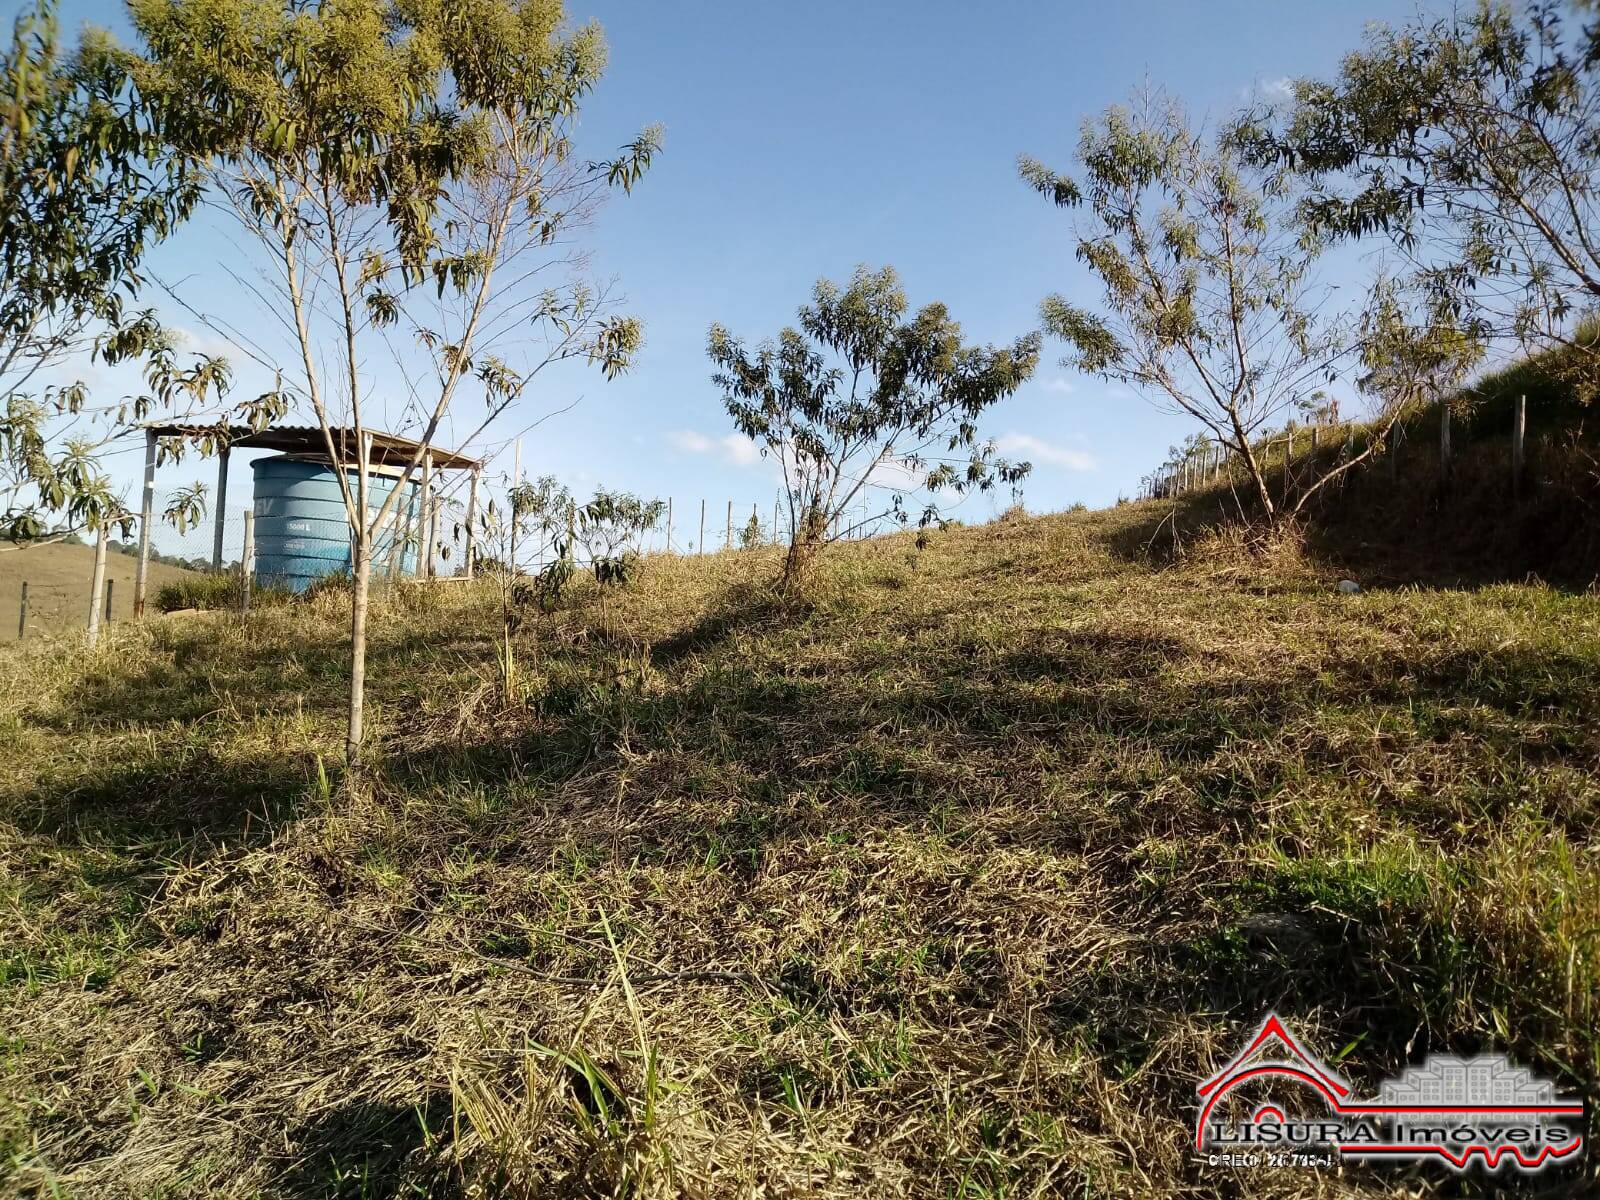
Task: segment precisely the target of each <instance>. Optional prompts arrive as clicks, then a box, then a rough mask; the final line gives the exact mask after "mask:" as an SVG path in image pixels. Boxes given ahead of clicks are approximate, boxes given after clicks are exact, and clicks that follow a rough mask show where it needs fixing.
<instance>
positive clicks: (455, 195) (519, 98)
mask: <svg viewBox="0 0 1600 1200" xmlns="http://www.w3.org/2000/svg"><path fill="white" fill-rule="evenodd" d="M129 11H130V15H131V17H132V21H133V25H134V28H135V30H136V32H137V33H138V36H139V38H140V40H141V43H142V49H141V51H140V52H137V53H129V54H124V55H122V57H121V61H122V62H123V63H124V65H125V66H126V68H127V69H128V71H129V72H130V74H131V75H132V77H133V79H134V81H135V83H136V85H137V87H138V89H139V91H140V93H141V95H142V96H144V97H145V99H146V102H147V103H148V104H149V105H150V106H151V108H152V111H153V112H154V113H155V114H156V119H157V121H158V124H159V127H160V129H161V131H162V133H163V135H164V136H165V137H166V139H167V141H168V143H169V145H170V146H171V147H173V148H174V150H175V151H177V152H179V153H183V154H190V155H194V156H196V157H200V156H204V158H205V162H206V164H207V165H206V181H207V183H208V184H209V186H210V188H211V193H210V194H211V195H212V196H214V197H215V198H216V199H217V200H218V201H219V202H220V203H221V204H222V205H224V206H226V208H227V209H228V210H229V211H230V212H231V213H232V215H233V216H234V218H235V219H236V220H237V222H238V225H239V227H240V228H241V229H242V230H244V231H245V233H246V234H247V235H248V237H249V238H251V239H254V241H255V242H256V243H257V244H258V245H259V246H260V247H261V248H262V250H263V251H264V253H263V254H262V255H261V262H259V263H258V264H257V266H258V268H259V274H258V276H257V277H256V278H250V277H248V276H246V275H243V274H241V275H240V276H239V281H240V284H241V289H242V290H243V291H245V292H247V293H248V294H250V295H252V296H254V297H255V298H256V300H257V301H258V302H259V303H260V304H261V305H262V307H263V308H264V309H265V311H266V313H267V314H268V315H269V316H270V317H271V318H272V319H273V320H274V321H275V322H276V325H277V327H278V328H279V329H280V330H281V331H282V334H283V335H284V340H285V343H286V345H287V346H288V347H289V352H290V354H291V355H292V357H293V359H294V363H293V366H292V367H291V366H289V365H288V364H285V370H284V383H283V386H284V388H285V390H287V391H288V392H290V393H291V394H292V395H293V396H294V398H295V400H296V402H297V403H299V404H302V405H304V406H305V407H306V408H308V409H309V410H310V412H311V414H312V415H313V416H314V418H315V420H316V422H317V423H318V425H319V426H320V427H321V429H322V431H323V435H324V442H325V448H326V450H327V453H328V455H329V457H330V459H332V461H334V462H336V463H341V464H345V465H347V466H349V467H350V468H352V470H350V471H348V472H346V471H338V472H336V477H337V479H338V480H339V486H340V490H341V495H342V498H343V502H344V508H345V513H346V516H347V518H348V521H349V525H350V530H351V546H352V555H351V557H352V564H351V565H352V575H353V587H352V604H351V670H350V681H351V682H350V710H349V722H348V729H347V732H346V754H347V758H348V760H349V761H350V762H351V764H352V765H354V764H356V763H358V761H359V758H360V753H361V745H362V737H363V696H364V688H365V671H366V666H365V663H366V620H367V596H368V588H369V579H370V574H371V558H372V548H373V546H374V544H375V541H376V539H377V537H378V536H379V532H380V530H381V529H382V528H383V527H384V525H385V524H386V523H387V522H389V521H391V520H393V519H394V516H395V509H396V506H397V504H398V502H399V499H400V497H401V496H402V495H403V494H404V493H405V492H406V490H407V488H406V483H407V482H408V481H409V480H410V479H411V478H412V476H413V475H414V474H415V473H416V472H417V471H418V469H419V468H420V467H421V465H422V462H423V457H424V454H425V449H424V447H427V446H430V445H432V444H433V443H434V441H435V440H436V438H437V437H438V436H439V434H440V430H441V429H442V428H444V427H445V423H446V418H447V415H450V414H452V412H453V406H455V405H457V402H458V401H459V400H460V399H461V397H462V396H464V395H467V394H471V393H476V395H477V397H478V398H479V399H480V401H481V402H482V407H481V408H480V409H479V415H478V416H476V417H472V418H468V419H466V420H465V424H467V425H468V426H469V427H470V428H473V429H474V430H475V432H474V433H470V434H468V435H467V438H466V439H464V440H470V439H471V437H473V436H475V433H476V432H481V430H482V428H483V427H484V426H485V425H486V424H487V423H488V422H489V421H492V420H493V419H495V418H496V417H498V416H499V415H501V414H502V413H504V412H506V411H507V410H508V408H509V407H510V406H511V405H512V404H513V403H515V402H516V401H517V400H518V399H519V398H520V397H522V396H523V395H524V393H525V391H526V390H527V389H528V387H529V385H530V383H531V381H532V380H533V378H534V377H535V376H536V375H537V374H538V373H539V371H540V370H542V369H543V368H544V367H545V366H547V365H548V364H549V363H551V362H554V361H559V360H562V359H567V358H574V357H576V358H580V359H585V360H588V361H589V362H591V363H594V364H596V365H598V366H599V367H600V368H601V369H602V370H603V371H604V373H605V374H606V375H607V376H608V377H609V376H612V375H615V374H616V373H617V372H619V371H622V370H624V369H626V367H627V366H628V364H629V362H630V361H631V358H632V356H633V355H634V354H635V353H636V351H637V349H638V347H639V345H640V340H641V333H640V328H639V325H638V323H637V322H636V321H633V320H631V319H629V318H627V317H624V316H621V315H618V314H617V313H616V312H615V311H614V307H613V305H612V304H611V301H610V298H609V297H608V295H607V293H606V291H605V290H604V289H600V288H595V287H593V286H592V285H590V284H588V283H587V282H586V281H585V280H584V279H583V277H582V271H581V266H582V264H581V262H580V261H575V259H574V254H573V249H572V246H571V244H570V243H571V239H572V235H573V234H574V232H575V231H576V230H578V229H581V227H582V226H583V225H584V223H585V222H586V221H587V220H588V219H589V217H590V215H591V214H592V212H593V207H594V204H595V203H596V201H597V199H598V198H599V196H600V194H601V193H602V192H603V191H604V190H606V189H607V188H611V187H621V188H623V189H631V188H632V186H633V184H634V183H635V182H636V181H637V180H638V179H639V177H640V175H641V174H642V173H643V171H644V170H645V169H646V167H647V166H648V165H649V163H650V161H651V158H652V157H653V155H654V154H655V152H656V149H657V145H658V135H657V133H656V131H654V130H653V129H651V130H646V131H645V132H644V133H643V134H641V135H640V137H639V138H638V139H637V140H636V141H635V142H634V143H632V144H631V145H629V146H627V147H625V148H624V149H623V151H622V152H621V153H620V154H619V155H618V156H617V157H616V158H614V159H610V160H605V161H584V160H582V159H580V158H579V157H578V156H577V155H576V150H575V144H574V141H573V126H574V123H575V121H576V119H577V114H578V109H579V105H580V102H581V101H582V99H583V97H584V96H586V95H587V94H588V93H589V91H590V90H591V89H592V88H593V86H594V84H595V82H596V81H597V79H598V78H599V76H600V74H601V71H602V69H603V67H604V63H605V47H604V42H603V40H602V37H601V34H600V31H599V28H598V27H597V26H595V25H592V24H591V25H585V26H582V27H578V28H571V27H569V26H568V24H567V23H566V20H565V14H564V12H563V9H562V6H561V4H560V3H559V0H475V2H473V3H470V4H451V3H442V2H438V0H326V2H325V3H322V4H319V5H316V6H305V5H302V4H298V3H293V2H291V0H130V4H129ZM380 360H388V361H389V362H390V363H392V364H393V365H394V368H395V371H394V374H395V375H397V376H398V377H399V378H400V379H401V380H403V381H404V385H403V391H404V394H403V395H402V396H401V398H400V403H399V406H398V407H396V406H395V405H391V404H385V402H384V401H383V400H382V399H381V398H380V397H379V395H378V388H379V380H377V379H376V378H374V376H373V374H372V371H371V366H370V364H372V363H374V362H377V361H380ZM379 421H384V422H387V423H388V424H390V426H391V427H394V426H397V425H398V426H400V427H401V428H400V430H398V431H402V432H407V433H411V434H412V435H413V436H414V437H415V438H416V440H417V442H418V448H417V450H416V451H415V453H414V454H413V455H412V456H411V457H410V459H409V461H408V462H406V463H405V464H404V467H403V471H402V473H401V478H400V481H399V486H397V487H395V488H394V489H393V490H392V491H391V492H389V493H388V495H387V497H386V498H384V499H382V500H381V502H374V503H369V495H368V492H369V488H368V479H367V471H366V470H365V462H366V457H365V456H366V447H367V435H368V434H369V432H370V431H371V430H373V429H374V428H376V427H377V422H379ZM452 424H454V422H452ZM341 430H348V431H349V435H350V438H351V439H352V441H351V442H342V441H341V438H340V431H341ZM355 459H359V460H360V466H359V467H358V466H357V464H356V462H354V461H353V460H355Z"/></svg>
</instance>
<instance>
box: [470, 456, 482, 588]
mask: <svg viewBox="0 0 1600 1200" xmlns="http://www.w3.org/2000/svg"><path fill="white" fill-rule="evenodd" d="M482 474H483V468H482V467H473V468H472V482H471V483H469V484H468V485H467V581H468V582H469V583H470V582H471V581H472V576H473V572H474V571H475V570H476V569H477V568H476V567H475V565H474V563H473V559H475V558H477V556H478V477H479V476H480V475H482Z"/></svg>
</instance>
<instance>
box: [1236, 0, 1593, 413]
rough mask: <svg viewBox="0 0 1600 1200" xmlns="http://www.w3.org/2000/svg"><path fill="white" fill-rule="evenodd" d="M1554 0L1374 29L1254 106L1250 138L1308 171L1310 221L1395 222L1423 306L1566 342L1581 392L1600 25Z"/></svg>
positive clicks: (1383, 225)
mask: <svg viewBox="0 0 1600 1200" xmlns="http://www.w3.org/2000/svg"><path fill="white" fill-rule="evenodd" d="M1590 7H1592V6H1589V5H1581V6H1575V7H1573V8H1569V7H1568V6H1564V5H1561V4H1557V3H1533V4H1517V5H1511V4H1503V3H1480V4H1478V5H1477V6H1476V7H1465V6H1464V7H1463V8H1461V9H1460V10H1458V11H1453V12H1452V13H1451V14H1450V15H1448V16H1443V17H1429V16H1423V17H1418V18H1416V19H1414V20H1412V21H1410V22H1409V23H1406V24H1404V25H1401V26H1399V27H1394V26H1389V25H1381V24H1374V25H1371V26H1369V27H1368V31H1367V35H1366V44H1365V45H1364V46H1363V47H1362V49H1360V50H1358V51H1356V52H1354V53H1352V54H1349V55H1347V56H1346V57H1345V59H1344V61H1343V63H1342V65H1341V67H1340V70H1339V72H1338V74H1337V75H1336V76H1335V77H1334V78H1333V79H1331V80H1328V81H1319V80H1310V79H1307V80H1301V81H1298V82H1297V83H1295V84H1294V87H1293V102H1292V104H1290V105H1289V106H1288V108H1287V111H1286V112H1273V111H1262V112H1258V113H1255V114H1253V117H1252V120H1251V121H1250V122H1249V125H1248V127H1247V132H1248V135H1249V136H1248V148H1249V150H1250V152H1251V153H1252V155H1253V156H1254V157H1256V158H1257V159H1258V160H1260V161H1264V162H1267V163H1272V164H1276V165H1280V166H1283V167H1285V168H1288V169H1291V170H1293V171H1294V172H1295V173H1297V174H1298V175H1299V176H1300V177H1301V178H1302V179H1303V180H1304V181H1306V183H1307V185H1308V187H1309V189H1310V194H1309V195H1308V197H1307V199H1306V203H1305V216H1306V218H1307V221H1308V224H1309V225H1310V226H1311V227H1312V229H1313V230H1314V231H1316V232H1318V233H1322V234H1326V235H1329V236H1334V237H1342V238H1350V239H1359V238H1365V237H1368V236H1369V235H1379V236H1383V237H1386V238H1388V239H1389V240H1390V241H1391V243H1392V245H1393V246H1394V248H1395V249H1396V250H1397V251H1398V253H1399V254H1400V255H1401V257H1402V258H1403V259H1404V260H1405V261H1407V262H1408V264H1409V268H1410V270H1411V272H1412V274H1413V277H1414V279H1415V281H1416V282H1417V283H1418V284H1420V285H1421V286H1422V287H1424V288H1426V289H1427V290H1428V291H1430V292H1432V293H1433V299H1432V300H1431V301H1429V302H1427V303H1428V306H1429V307H1430V308H1434V309H1439V310H1442V311H1447V312H1448V313H1449V314H1450V317H1451V319H1452V321H1454V322H1456V323H1458V324H1459V323H1468V324H1471V325H1472V326H1473V327H1474V328H1473V329H1472V330H1471V333H1472V335H1473V336H1474V337H1477V338H1482V337H1491V338H1505V339H1514V340H1516V341H1518V342H1520V343H1521V344H1523V345H1524V346H1526V347H1527V348H1529V349H1532V350H1539V349H1548V348H1551V347H1562V348H1565V350H1566V353H1563V354H1560V355H1556V356H1554V357H1553V358H1552V359H1551V360H1550V361H1549V365H1550V367H1551V368H1552V369H1565V370H1567V371H1569V372H1570V373H1571V378H1572V382H1573V383H1574V384H1576V385H1577V390H1578V391H1579V393H1580V394H1582V395H1585V396H1589V395H1593V394H1594V392H1595V390H1596V388H1597V386H1600V345H1597V344H1596V343H1595V341H1594V339H1593V338H1591V337H1585V336H1583V335H1582V334H1581V333H1580V331H1579V324H1580V320H1579V318H1580V317H1581V316H1582V315H1583V314H1584V313H1585V312H1588V311H1592V310H1593V309H1594V308H1595V307H1596V305H1597V303H1600V236H1597V234H1596V230H1597V229H1600V183H1597V180H1600V26H1596V25H1592V24H1587V23H1585V22H1584V20H1583V19H1582V15H1581V12H1579V11H1578V10H1579V9H1587V8H1590Z"/></svg>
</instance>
